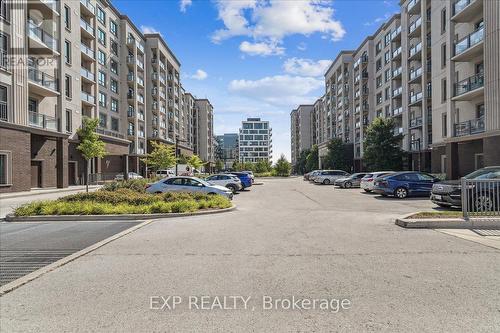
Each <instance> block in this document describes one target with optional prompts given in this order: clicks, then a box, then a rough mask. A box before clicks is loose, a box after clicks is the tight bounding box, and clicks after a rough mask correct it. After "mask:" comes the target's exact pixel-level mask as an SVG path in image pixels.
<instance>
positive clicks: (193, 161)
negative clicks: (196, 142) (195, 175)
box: [188, 154, 205, 172]
mask: <svg viewBox="0 0 500 333" xmlns="http://www.w3.org/2000/svg"><path fill="white" fill-rule="evenodd" d="M203 164H205V163H204V162H203V160H202V159H201V158H200V157H199V156H198V155H196V154H193V155H192V156H190V157H189V159H188V165H189V166H190V167H192V168H193V169H197V170H200V168H201V167H202V165H203ZM193 172H194V170H193Z"/></svg>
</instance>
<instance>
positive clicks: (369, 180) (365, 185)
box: [359, 171, 395, 192]
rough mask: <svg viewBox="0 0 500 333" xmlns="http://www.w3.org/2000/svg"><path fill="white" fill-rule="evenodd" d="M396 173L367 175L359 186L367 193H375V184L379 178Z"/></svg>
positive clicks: (385, 172) (381, 172)
mask: <svg viewBox="0 0 500 333" xmlns="http://www.w3.org/2000/svg"><path fill="white" fill-rule="evenodd" d="M391 173H395V172H394V171H377V172H370V173H367V174H366V175H365V176H364V177H363V178H361V182H360V184H359V187H361V188H362V189H363V190H365V192H371V191H373V184H374V183H375V180H376V179H377V178H379V177H382V176H385V175H388V174H391Z"/></svg>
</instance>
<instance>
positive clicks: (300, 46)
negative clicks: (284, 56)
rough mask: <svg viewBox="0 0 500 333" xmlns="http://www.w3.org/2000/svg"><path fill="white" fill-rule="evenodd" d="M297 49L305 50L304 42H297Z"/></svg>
mask: <svg viewBox="0 0 500 333" xmlns="http://www.w3.org/2000/svg"><path fill="white" fill-rule="evenodd" d="M297 50H299V51H305V50H307V44H306V43H304V42H301V43H299V45H297Z"/></svg>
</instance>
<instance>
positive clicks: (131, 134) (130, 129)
mask: <svg viewBox="0 0 500 333" xmlns="http://www.w3.org/2000/svg"><path fill="white" fill-rule="evenodd" d="M127 135H128V136H135V130H134V129H133V128H129V129H128V130H127Z"/></svg>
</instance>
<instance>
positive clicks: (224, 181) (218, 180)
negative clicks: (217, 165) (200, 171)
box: [205, 174, 243, 193]
mask: <svg viewBox="0 0 500 333" xmlns="http://www.w3.org/2000/svg"><path fill="white" fill-rule="evenodd" d="M205 180H206V181H207V182H209V183H210V184H213V185H220V186H224V187H227V188H228V189H230V190H231V191H233V193H234V192H236V191H239V190H241V189H242V187H243V186H242V185H241V180H240V179H239V178H238V177H237V176H235V175H232V174H216V175H211V176H208V177H207V178H205Z"/></svg>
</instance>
